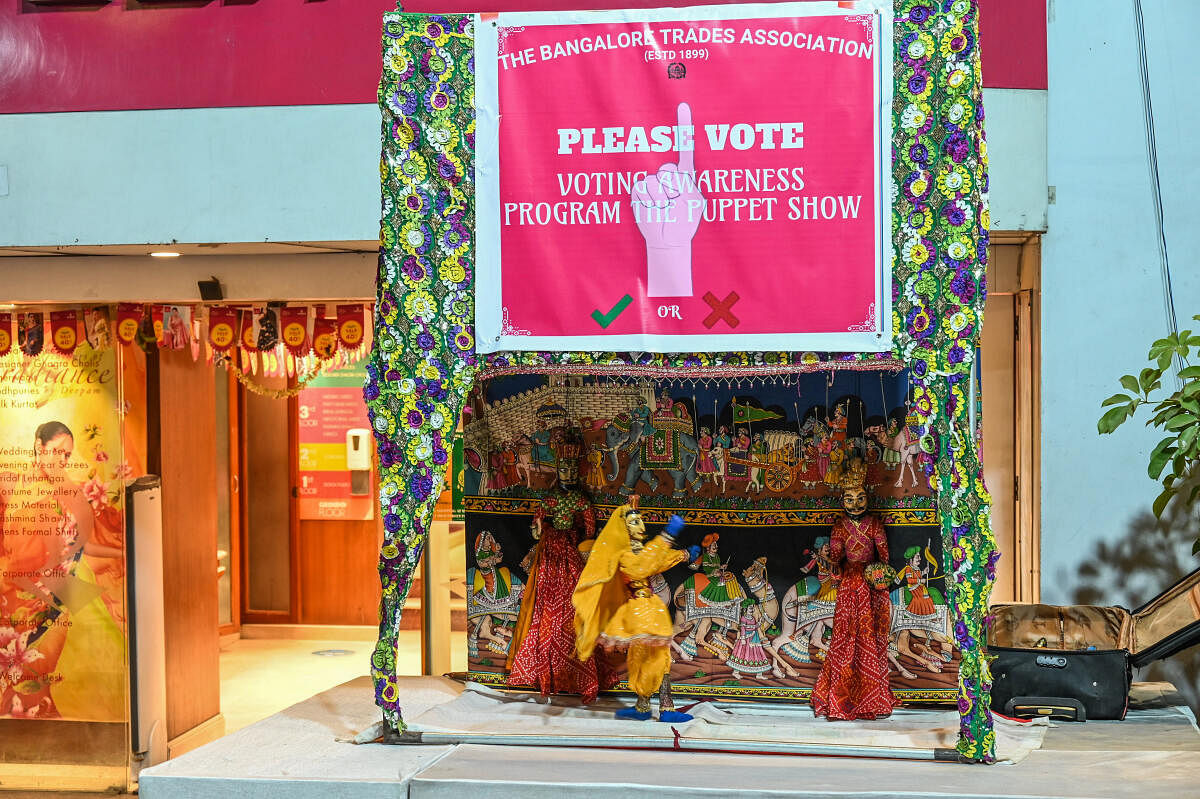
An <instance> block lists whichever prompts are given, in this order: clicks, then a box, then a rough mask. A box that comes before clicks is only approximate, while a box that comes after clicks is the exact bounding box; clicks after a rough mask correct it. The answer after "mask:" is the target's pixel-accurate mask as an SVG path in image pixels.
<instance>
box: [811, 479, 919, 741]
mask: <svg viewBox="0 0 1200 799" xmlns="http://www.w3.org/2000/svg"><path fill="white" fill-rule="evenodd" d="M848 472H849V474H848V475H847V480H846V481H845V482H843V493H842V507H843V508H845V510H846V513H845V514H843V515H842V516H840V517H838V519H837V520H836V521H834V523H833V531H832V532H831V533H830V543H829V550H830V555H831V557H832V559H833V561H834V562H835V563H841V564H842V572H841V574H842V577H841V582H840V583H839V584H838V589H837V604H836V605H835V607H834V612H833V638H832V639H831V640H830V642H829V654H828V655H827V656H826V658H825V662H824V664H822V666H821V674H820V676H818V677H817V684H816V687H814V688H813V692H812V704H813V713H814V714H815V715H817V716H825V717H826V718H828V719H830V720H835V719H842V720H850V719H874V718H882V717H884V716H888V715H890V714H891V712H892V709H893V708H895V707H898V706H899V705H900V703H899V702H898V701H897V700H896V698H895V697H894V696H893V695H892V689H891V687H890V686H889V685H888V660H887V644H888V634H889V632H890V627H891V619H892V608H891V601H890V599H889V597H888V592H887V590H886V589H880V588H874V587H872V586H871V585H870V584H868V582H867V580H866V578H865V577H864V575H863V570H864V569H865V567H866V566H867V565H868V564H869V563H872V562H874V561H877V560H878V561H882V562H883V563H885V564H886V563H887V560H888V545H887V537H886V535H885V534H884V530H883V522H881V521H880V520H879V517H878V516H874V515H870V514H867V513H866V510H867V495H866V491H865V489H864V488H863V487H862V483H861V481H858V480H856V478H857V477H858V476H859V474H860V471H859V469H858V468H856V467H851V468H850V469H849V470H848ZM863 476H865V475H863ZM843 558H844V561H843Z"/></svg>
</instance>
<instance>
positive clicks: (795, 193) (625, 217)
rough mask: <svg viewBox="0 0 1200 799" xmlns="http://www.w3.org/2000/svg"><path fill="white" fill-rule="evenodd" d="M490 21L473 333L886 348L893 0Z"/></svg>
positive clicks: (480, 67)
mask: <svg viewBox="0 0 1200 799" xmlns="http://www.w3.org/2000/svg"><path fill="white" fill-rule="evenodd" d="M845 5H849V4H838V3H832V2H826V3H792V4H778V5H735V6H719V7H706V8H683V9H658V10H637V11H632V10H631V11H611V12H588V13H583V12H547V13H519V14H499V15H497V16H493V17H480V18H479V20H478V21H477V24H476V60H475V64H476V73H477V80H478V89H477V98H476V99H477V107H478V117H477V120H478V122H477V124H478V136H477V139H476V142H477V144H476V146H477V158H476V180H477V182H478V185H477V196H478V206H477V224H478V248H477V251H478V253H479V257H478V277H477V284H476V313H477V320H478V346H479V349H480V350H482V351H497V350H513V349H515V350H546V349H549V350H554V349H558V350H602V351H608V350H638V351H642V350H648V351H720V350H746V349H751V350H789V351H803V350H833V351H838V350H845V351H881V350H886V349H889V348H890V346H891V332H890V327H891V313H890V300H891V286H890V282H889V281H890V262H891V236H890V228H891V210H890V199H889V198H890V164H891V152H890V148H891V144H890V142H891V118H892V116H891V75H892V66H891V51H892V45H891V16H890V14H891V12H890V10H889V9H890V6H888V5H886V4H880V5H879V6H878V7H873V6H872V4H871V3H855V4H853V8H844V7H843V6H845Z"/></svg>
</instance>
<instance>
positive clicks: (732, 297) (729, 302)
mask: <svg viewBox="0 0 1200 799" xmlns="http://www.w3.org/2000/svg"><path fill="white" fill-rule="evenodd" d="M701 299H703V300H704V301H705V302H707V303H708V304H709V305H711V306H712V309H713V310H712V313H710V314H709V315H708V316H706V317H704V326H705V327H709V328H711V327H712V326H713V325H715V324H716V323H717V322H719V321H721V320H722V319H724V320H725V323H726V324H728V325H729V326H730V327H737V326H738V322H739V321H741V320H739V319H738V318H737V317H736V316H734V315H733V311H731V310H729V309H730V308H732V307H733V304H734V303H735V302H737V301H738V300H740V299H741V297H739V296H738V293H737V292H736V291H731V292H729V294H727V295H725V299H723V300H718V299H717V295H715V294H713V293H712V292H711V291H706V292H704V296H703V297H702V298H701Z"/></svg>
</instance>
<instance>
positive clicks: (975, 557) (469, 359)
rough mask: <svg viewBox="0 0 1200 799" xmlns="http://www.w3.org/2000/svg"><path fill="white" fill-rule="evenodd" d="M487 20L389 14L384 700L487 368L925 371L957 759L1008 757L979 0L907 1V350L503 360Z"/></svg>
mask: <svg viewBox="0 0 1200 799" xmlns="http://www.w3.org/2000/svg"><path fill="white" fill-rule="evenodd" d="M473 37H474V30H473V22H472V17H470V16H466V15H459V14H451V15H431V16H423V15H407V14H401V13H389V14H386V15H385V16H384V31H383V42H382V43H383V79H382V82H381V84H380V87H379V104H380V111H381V114H382V138H383V155H382V158H381V160H380V177H381V182H382V209H381V210H382V225H381V229H380V243H381V253H380V261H379V279H378V299H377V303H376V309H375V331H376V339H375V346H374V347H373V348H372V350H371V357H370V362H369V365H368V368H367V371H368V375H369V378H368V383H367V386H366V388H365V390H364V396H365V397H366V400H367V402H368V409H369V415H370V419H371V424H372V427H373V429H374V431H375V434H376V440H377V445H378V451H379V463H380V470H381V474H380V502H381V512H382V514H383V520H384V530H385V537H384V544H383V548H382V550H381V552H380V560H379V575H380V582H381V585H382V598H381V602H380V618H379V640H378V644H377V646H376V649H375V652H374V655H373V658H372V674H373V677H374V681H375V690H376V702H377V704H378V705H379V707H380V708H381V710H382V712H383V716H384V719H385V721H386V722H387V723H388V724H389V725H390V726H392V727H393V728H395V729H403V727H404V722H403V719H402V716H401V708H400V706H399V701H398V693H397V684H396V645H397V632H398V630H399V622H400V614H401V612H402V610H403V607H404V601H405V599H406V598H407V596H408V592H409V590H410V588H411V585H412V575H413V572H414V570H415V568H416V565H417V563H418V561H419V559H420V556H421V552H422V549H423V547H424V544H425V539H426V535H427V532H428V529H429V524H430V522H431V520H432V517H433V508H434V505H435V503H436V501H437V497H438V493H439V487H440V485H441V483H442V480H443V478H444V473H445V469H446V464H447V462H448V460H449V454H448V450H449V446H450V444H449V442H450V436H451V435H452V433H453V430H454V426H455V424H456V421H457V419H458V415H459V413H460V412H461V410H462V407H463V404H464V400H465V397H466V394H467V392H468V390H469V389H470V387H471V385H472V383H473V381H474V380H475V378H476V375H477V373H478V372H480V371H481V370H482V371H483V372H484V373H486V374H501V373H506V372H508V371H519V372H526V373H531V372H532V373H536V372H589V371H591V372H596V371H609V370H612V371H618V372H621V373H624V374H634V373H640V372H641V371H643V370H644V371H646V372H647V373H653V374H660V373H661V374H664V375H665V374H670V372H671V371H672V370H675V369H687V370H689V373H692V374H695V373H696V372H697V370H701V371H703V374H701V375H698V376H701V377H714V378H724V379H729V380H736V379H738V378H739V377H745V376H747V375H753V374H764V375H771V374H781V373H788V372H794V371H812V370H822V369H834V368H865V369H881V368H882V369H890V368H894V367H895V365H896V363H897V361H900V362H902V364H903V365H905V366H907V367H908V368H909V369H910V372H911V374H912V379H913V385H914V391H913V410H914V412H915V414H916V416H917V419H918V424H919V427H920V431H921V446H922V450H923V453H924V467H925V473H926V476H927V478H928V479H929V481H930V483H931V485H932V487H933V488H934V489H935V490H936V491H937V492H938V497H939V510H940V516H941V519H942V534H943V541H944V544H945V546H944V550H945V552H946V553H947V554H946V556H945V564H944V567H945V572H946V574H947V583H948V588H949V589H950V590H949V594H950V602H951V608H952V612H953V619H954V631H953V632H954V637H955V642H956V643H957V645H958V646H959V647H960V648H961V649H962V652H963V661H962V666H961V668H960V670H959V697H960V698H959V705H958V709H959V713H960V718H961V725H960V737H959V742H958V751H959V752H960V753H961V754H962V755H963V756H964V757H967V758H970V759H973V760H980V761H990V760H992V759H993V758H994V747H995V736H994V733H993V732H992V720H991V713H990V710H989V707H988V705H989V701H990V700H989V696H990V689H991V677H990V674H989V672H988V667H987V660H986V656H985V655H984V653H983V644H984V618H985V614H986V612H987V602H988V596H989V594H990V591H991V582H992V579H993V578H994V568H995V561H996V547H995V538H994V537H993V535H992V533H991V529H990V523H989V505H990V499H989V497H988V494H987V491H986V489H985V487H984V485H983V479H982V469H981V465H980V462H979V458H978V452H977V450H976V445H975V440H974V437H973V435H972V431H971V430H970V429H969V408H968V407H967V402H966V400H965V390H966V386H967V384H968V380H969V375H970V370H971V364H972V361H973V358H974V353H975V344H976V343H977V342H978V339H979V330H980V326H981V324H982V313H983V303H984V298H985V294H986V287H985V274H986V262H987V241H988V211H987V194H986V183H987V159H986V143H985V141H984V136H983V106H982V85H981V82H980V66H979V48H978V8H977V3H976V0H943V1H942V2H934V1H933V0H896V3H895V31H894V37H893V40H894V42H895V47H896V56H895V62H894V63H895V78H894V92H895V103H894V106H893V115H894V124H893V130H894V139H893V176H894V191H895V201H894V203H893V219H892V230H893V244H894V252H893V308H894V324H893V327H894V329H895V330H896V334H895V342H894V344H895V347H894V353H893V354H892V355H888V354H882V355H874V354H870V355H861V354H837V353H748V352H747V353H692V354H651V353H641V354H628V353H595V352H562V353H549V352H519V353H497V354H493V355H489V356H487V358H486V359H481V358H479V356H477V355H476V353H475V341H474V326H473V323H474V299H473V295H472V290H473V284H474V242H473V238H472V232H473V231H474V222H475V220H474V209H475V193H474V185H473V179H474V168H473V167H474V145H475V120H474V90H475V82H474V73H473V69H474V61H473V59H474V49H473Z"/></svg>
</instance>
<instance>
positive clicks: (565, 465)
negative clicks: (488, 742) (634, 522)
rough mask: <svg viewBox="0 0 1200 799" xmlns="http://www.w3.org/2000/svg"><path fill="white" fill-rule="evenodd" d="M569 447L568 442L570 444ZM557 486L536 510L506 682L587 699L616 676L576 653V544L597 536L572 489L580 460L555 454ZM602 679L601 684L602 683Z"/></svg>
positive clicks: (584, 502)
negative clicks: (536, 532) (573, 598)
mask: <svg viewBox="0 0 1200 799" xmlns="http://www.w3.org/2000/svg"><path fill="white" fill-rule="evenodd" d="M568 446H569V445H568ZM558 465H559V470H558V478H559V479H558V485H556V486H555V487H554V488H553V489H551V490H550V493H549V494H548V495H547V496H546V497H545V498H544V499H543V500H542V503H541V505H539V506H538V509H537V511H536V513H535V515H534V525H535V529H537V530H540V537H539V538H538V542H537V545H536V546H535V547H534V550H533V552H532V553H531V555H532V558H531V560H532V562H531V563H530V564H529V568H528V569H527V572H528V574H529V579H528V580H527V581H526V584H525V596H524V597H523V598H522V601H521V615H520V617H519V618H518V619H517V627H516V631H515V633H514V635H513V640H514V641H516V643H515V644H514V645H513V649H512V654H511V660H510V662H509V675H508V683H509V684H510V685H532V686H533V687H535V688H537V689H538V690H539V691H541V693H542V695H543V696H546V695H548V694H551V693H575V694H580V695H582V697H583V702H584V703H585V704H586V703H588V702H592V701H594V700H595V699H596V694H597V693H598V692H599V690H600V688H602V687H603V688H610V687H612V685H613V684H615V682H616V680H615V678H614V676H613V675H612V674H610V673H609V671H608V670H607V669H603V667H601V670H599V671H598V669H597V663H596V657H595V656H594V655H593V656H592V657H589V658H588V659H587V660H586V661H580V660H579V659H578V658H577V657H576V655H575V608H574V606H573V605H572V604H571V594H572V593H573V592H574V591H575V586H576V585H577V584H578V583H579V575H580V574H581V573H582V572H583V557H582V556H581V555H580V554H579V548H578V547H579V544H580V543H581V542H582V541H583V540H584V539H587V538H594V537H595V535H596V516H595V513H594V512H593V510H592V505H591V503H590V502H589V501H588V499H587V497H586V496H585V495H584V494H583V493H582V492H580V491H579V490H578V488H576V479H577V477H578V473H579V465H578V460H574V459H572V458H569V457H566V456H565V455H564V453H563V452H560V453H559V464H558ZM602 683H603V684H602Z"/></svg>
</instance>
